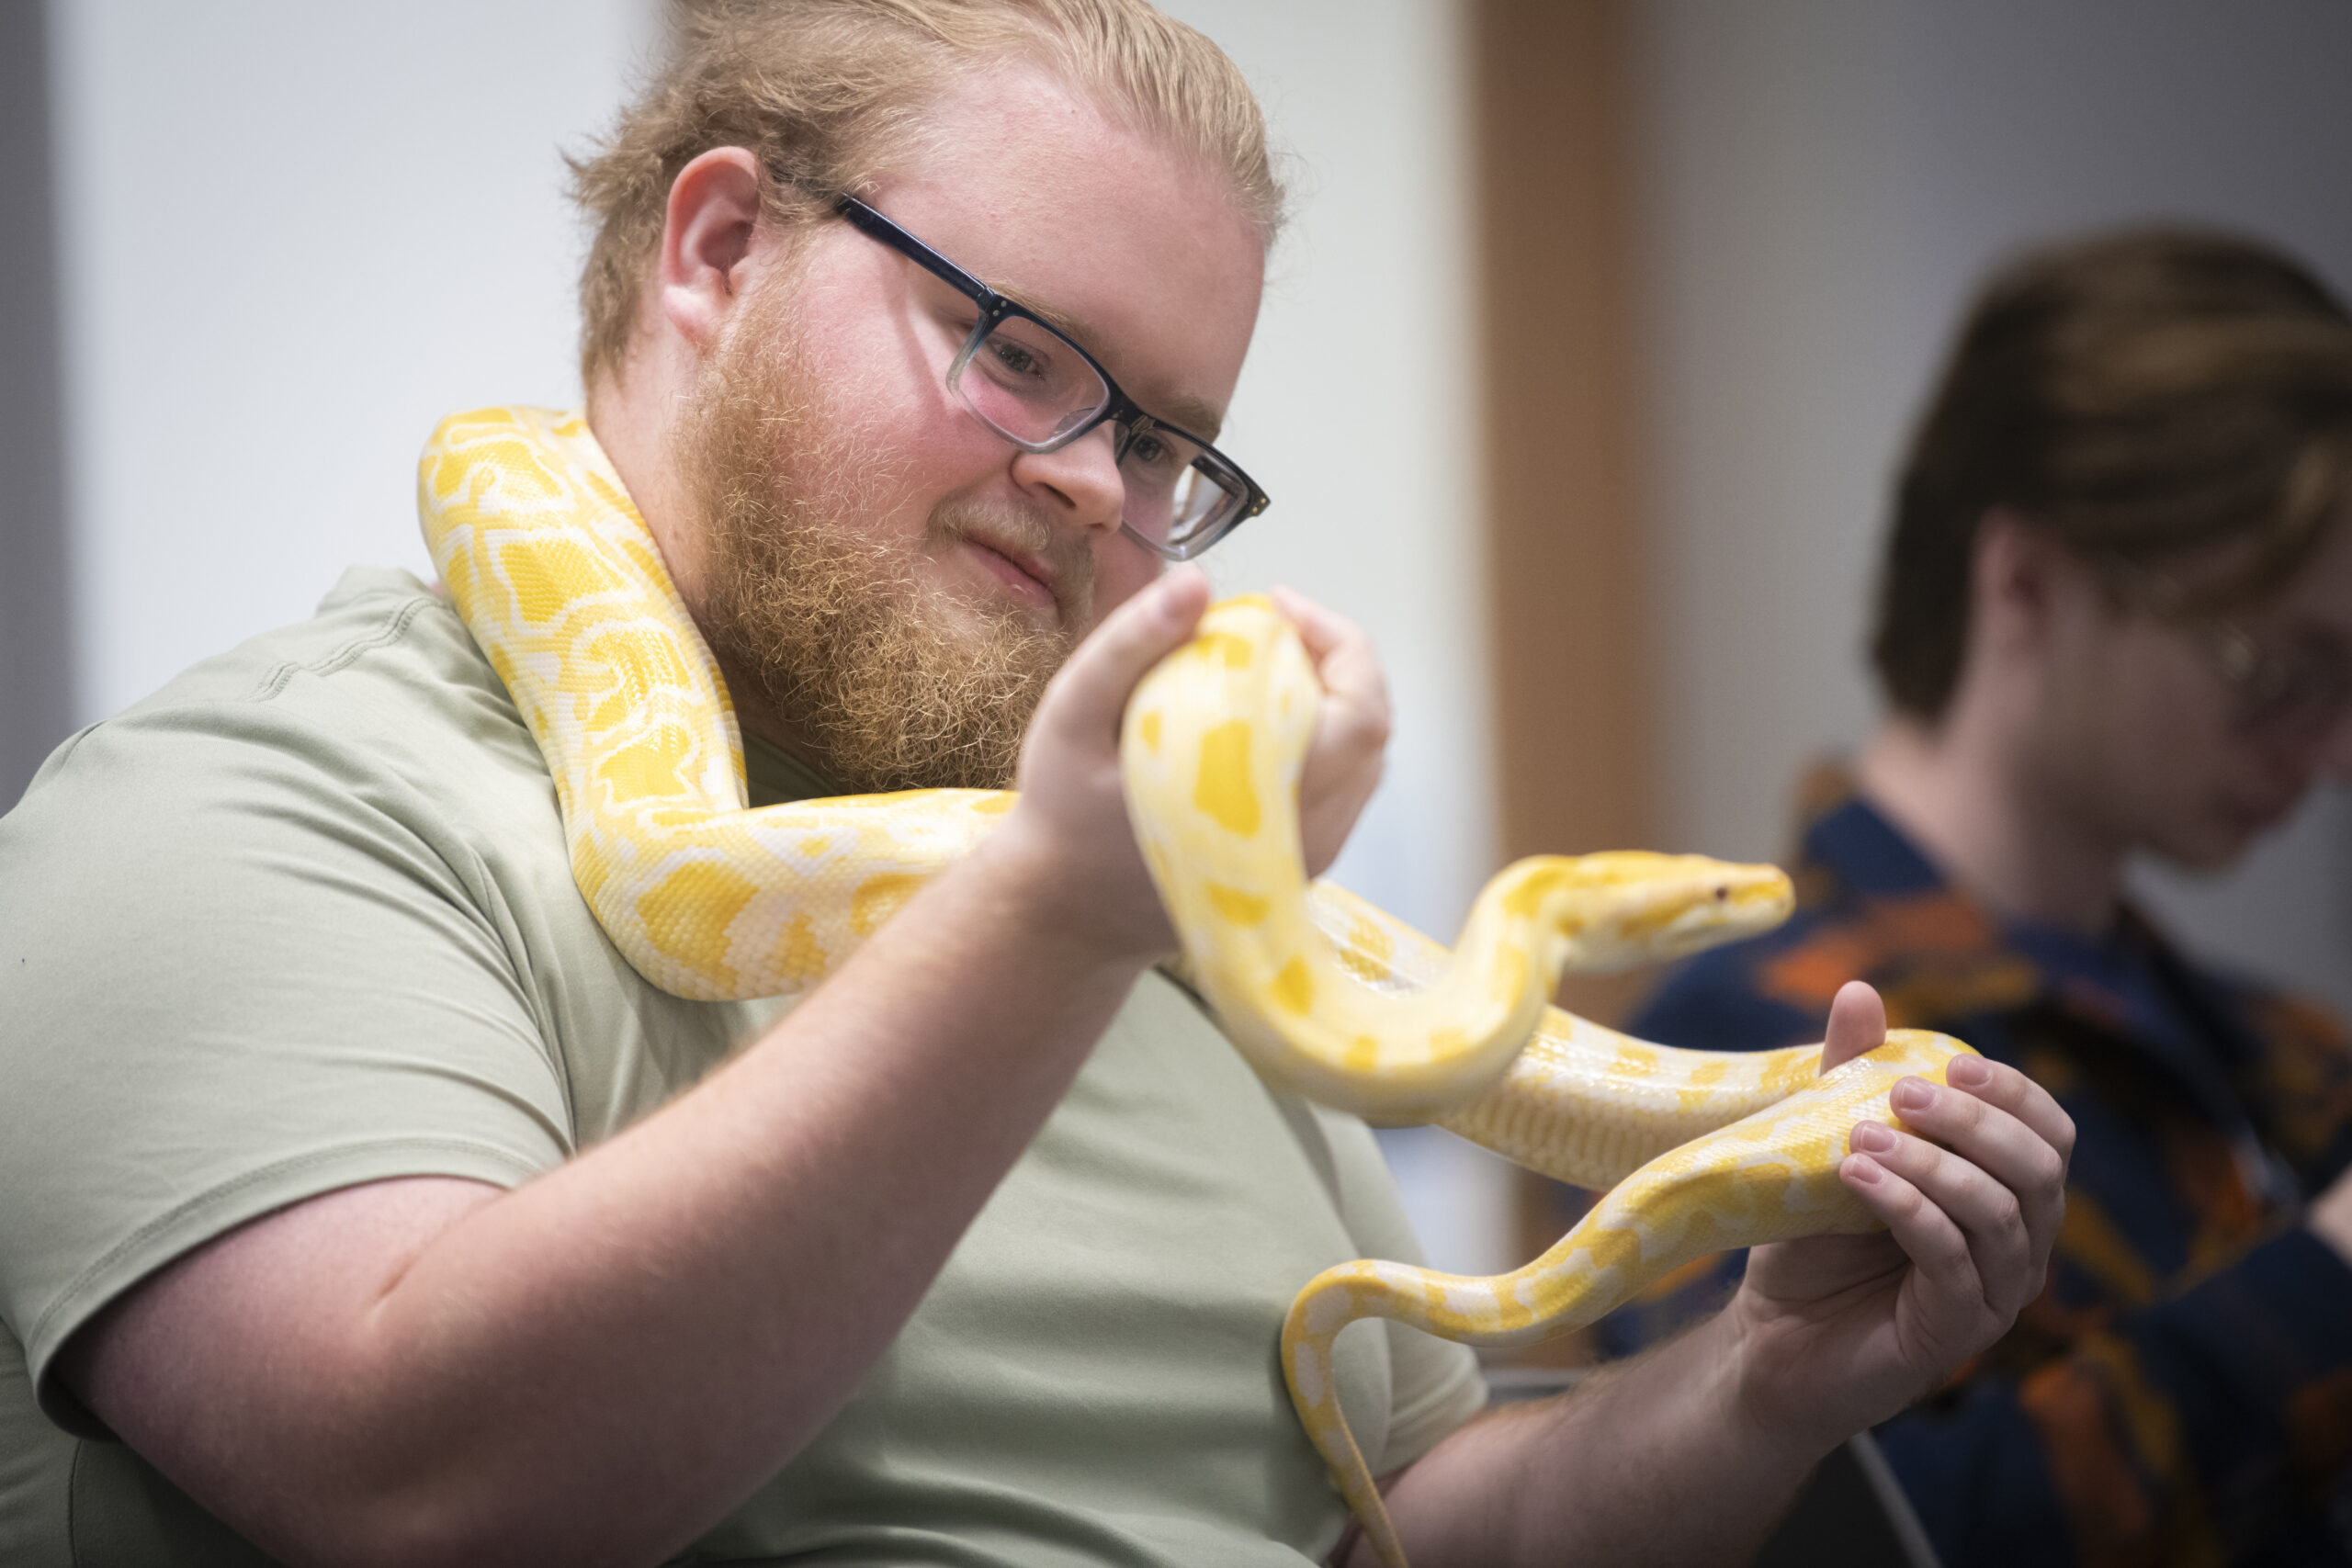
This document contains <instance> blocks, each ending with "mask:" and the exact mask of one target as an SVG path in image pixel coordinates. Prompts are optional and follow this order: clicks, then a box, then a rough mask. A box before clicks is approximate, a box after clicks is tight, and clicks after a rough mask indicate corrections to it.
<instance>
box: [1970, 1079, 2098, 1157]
mask: <svg viewBox="0 0 2352 1568" xmlns="http://www.w3.org/2000/svg"><path fill="white" fill-rule="evenodd" d="M1944 1081H1945V1082H1946V1083H1949V1084H1951V1086H1952V1087H1953V1088H1954V1089H1965V1090H1966V1091H1967V1092H1969V1093H1970V1094H1973V1095H1974V1096H1975V1097H1976V1098H1977V1099H1979V1100H1983V1101H1985V1104H1987V1105H1997V1106H1999V1107H2000V1108H2001V1109H2002V1110H2004V1111H2007V1112H2008V1113H2009V1114H2010V1115H2012V1116H2014V1117H2016V1118H2017V1119H2018V1121H2020V1122H2024V1123H2025V1124H2026V1125H2027V1126H2029V1127H2030V1128H2032V1129H2033V1130H2034V1132H2035V1133H2036V1134H2038V1135H2039V1136H2040V1137H2041V1141H2042V1142H2043V1143H2045V1144H2048V1145H2050V1146H2051V1147H2052V1149H2054V1150H2056V1151H2057V1154H2058V1158H2059V1161H2060V1163H2061V1164H2062V1165H2063V1164H2065V1163H2067V1162H2070V1161H2072V1160H2073V1158H2074V1157H2075V1119H2074V1118H2073V1117H2071V1116H2069V1115H2067V1114H2066V1112H2065V1111H2064V1108H2062V1107H2061V1106H2060V1105H2059V1103H2058V1102H2057V1100H2053V1099H2052V1098H2051V1094H2050V1091H2049V1090H2048V1089H2044V1088H2042V1087H2041V1085H2040V1084H2038V1083H2036V1082H2034V1081H2033V1080H2032V1079H2031V1078H2030V1077H2026V1076H2025V1075H2024V1074H2023V1073H2021V1072H2019V1071H2018V1070H2017V1069H2016V1068H2015V1067H2012V1066H2008V1065H2007V1064H2006V1063H2001V1062H1992V1061H1987V1060H1986V1059H1985V1058H1984V1057H1982V1056H1955V1057H1953V1058H1952V1061H1951V1066H1948V1067H1946V1068H1945V1069H1944Z"/></svg>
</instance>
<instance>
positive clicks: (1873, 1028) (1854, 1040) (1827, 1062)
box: [1821, 980, 1886, 1073]
mask: <svg viewBox="0 0 2352 1568" xmlns="http://www.w3.org/2000/svg"><path fill="white" fill-rule="evenodd" d="M1884 1043H1886V1003H1885V1002H1884V1001H1883V1000H1881V999H1880V997H1879V994H1878V992H1877V991H1876V990H1874V989H1872V988H1871V986H1870V985H1869V984H1868V983H1867V982H1864V981H1861V980H1849V981H1847V982H1846V983H1845V984H1844V985H1843V986H1840V987H1838V996H1837V999H1836V1000H1834V1001H1832V1002H1831V1003H1830V1004H1829V1032H1828V1035H1827V1037H1826V1040H1825V1041H1824V1043H1823V1044H1822V1047H1821V1070H1822V1071H1823V1072H1825V1073H1826V1072H1828V1071H1829V1070H1830V1069H1831V1068H1833V1067H1842V1066H1845V1065H1846V1064H1847V1063H1849V1062H1850V1061H1852V1060H1853V1059H1854V1058H1855V1057H1857V1056H1859V1055H1861V1054H1862V1053H1863V1052H1865V1051H1871V1050H1875V1049H1876V1048H1877V1047H1879V1046H1881V1045H1883V1044H1884Z"/></svg>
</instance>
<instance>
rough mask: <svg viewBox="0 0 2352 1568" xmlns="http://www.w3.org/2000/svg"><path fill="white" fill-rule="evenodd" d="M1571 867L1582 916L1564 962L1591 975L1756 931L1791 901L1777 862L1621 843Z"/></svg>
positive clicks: (1785, 911) (1775, 920)
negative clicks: (1617, 848)
mask: <svg viewBox="0 0 2352 1568" xmlns="http://www.w3.org/2000/svg"><path fill="white" fill-rule="evenodd" d="M1572 867H1573V869H1572V870H1571V871H1570V872H1569V873H1568V878H1569V881H1570V882H1571V884H1572V885H1573V886H1575V887H1576V889H1577V895H1578V897H1577V899H1576V905H1577V909H1578V916H1579V918H1578V919H1577V921H1576V925H1575V929H1574V930H1573V931H1572V932H1570V933H1569V936H1568V942H1569V953H1570V955H1569V958H1568V962H1567V967H1569V968H1572V969H1576V970H1580V971H1583V972H1585V973H1588V974H1590V973H1602V972H1607V971H1610V970H1616V969H1628V968H1631V967H1633V966H1634V965H1635V964H1654V963H1659V962H1662V961H1664V960H1667V959H1670V958H1679V957H1681V956H1682V955H1684V954H1685V953H1696V952H1698V951H1699V950H1700V949H1702V948H1707V947H1713V946H1714V945H1716V944H1717V943H1719V942H1736V941H1738V940H1739V939H1741V938H1742V937H1750V936H1754V935H1756V934H1757V933H1758V932H1759V931H1770V930H1771V929H1772V928H1773V927H1774V926H1777V925H1779V924H1780V923H1781V921H1782V920H1785V919H1788V918H1789V912H1790V911H1791V910H1792V909H1793V908H1795V907H1796V893H1795V889H1794V888H1792V886H1790V883H1789V878H1788V874H1787V873H1785V872H1783V871H1782V870H1781V868H1780V867H1779V866H1776V865H1741V864H1737V863H1734V862H1730V861H1719V860H1711V859H1709V858H1708V857H1707V856H1705V855H1668V854H1654V853H1651V852H1647V851H1640V850H1620V851H1612V852H1608V853H1604V854H1589V855H1579V856H1577V857H1576V859H1575V861H1574V862H1573V863H1572Z"/></svg>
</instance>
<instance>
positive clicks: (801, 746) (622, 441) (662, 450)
mask: <svg viewBox="0 0 2352 1568" xmlns="http://www.w3.org/2000/svg"><path fill="white" fill-rule="evenodd" d="M664 368H666V367H661V366H658V365H657V366H650V367H648V366H638V367H633V373H632V374H629V375H626V376H621V377H614V376H609V375H607V376H604V377H600V378H598V379H597V381H596V384H595V385H594V387H593V388H592V389H590V391H589V395H588V427H589V429H590V430H591V431H592V432H594V434H595V437H596V443H597V445H598V446H602V447H603V448H604V450H605V458H606V460H607V461H609V462H610V463H611V464H612V465H613V471H614V472H615V473H616V474H618V475H619V476H620V479H621V488H622V490H623V491H626V492H627V493H628V499H629V502H630V504H632V505H633V506H635V507H636V508H637V513H638V515H639V517H640V518H642V519H643V520H644V522H645V527H646V532H648V533H649V534H650V535H652V536H653V547H654V549H655V551H656V552H657V553H659V554H660V556H661V557H662V566H663V567H664V568H665V569H666V570H668V571H669V573H670V581H671V583H672V584H673V586H674V587H675V588H676V589H677V591H678V599H679V601H680V603H682V604H684V605H685V607H686V614H687V615H688V616H689V617H691V618H692V619H693V621H694V623H695V630H696V631H698V632H700V633H702V635H703V643H704V646H705V647H709V646H710V632H709V626H708V623H707V622H706V621H705V620H704V618H703V604H704V581H705V577H704V562H703V547H702V540H701V539H700V538H699V537H698V536H696V535H695V532H694V522H693V519H694V518H695V511H696V509H695V501H694V498H693V495H692V494H691V492H690V491H689V489H688V487H687V485H686V483H685V481H684V476H683V475H682V474H680V473H679V472H678V468H677V463H676V450H677V444H676V436H677V430H676V411H677V410H678V409H680V408H682V407H684V402H685V399H684V392H683V391H682V390H681V385H682V384H681V383H680V382H679V378H678V376H677V374H676V372H675V371H674V369H671V371H670V374H669V375H668V376H667V377H666V378H665V377H663V376H662V374H661V372H662V370H663V369H664ZM711 656H712V658H713V659H715V660H717V661H718V671H719V677H720V679H721V680H723V681H724V682H726V685H727V694H728V698H729V701H730V702H731V703H732V704H733V705H734V708H735V721H736V722H737V723H738V724H739V725H741V727H742V728H743V732H744V733H745V734H747V735H755V736H758V737H759V738H760V739H763V740H764V741H766V742H767V743H768V744H769V745H771V746H774V747H775V748H776V749H777V750H781V751H783V752H785V753H786V755H788V756H790V757H792V758H793V759H794V760H795V761H798V762H799V763H800V764H801V765H802V766H803V767H807V768H809V769H810V770H811V771H812V772H821V771H822V770H820V769H819V768H817V766H816V764H815V763H814V762H813V761H811V760H810V758H811V754H812V753H811V749H810V748H809V746H808V745H807V744H806V743H805V742H804V741H803V740H801V739H800V738H799V737H798V736H797V735H796V734H795V733H794V730H793V727H792V726H791V725H789V724H787V723H786V722H785V719H784V716H783V715H781V714H780V713H778V712H776V711H775V706H774V705H772V704H770V703H768V702H767V701H766V700H765V699H764V698H763V695H762V694H761V688H760V686H759V683H758V682H755V681H753V680H752V679H751V678H750V674H749V672H748V671H743V670H740V669H738V668H736V666H735V664H734V661H733V660H729V659H728V658H726V657H725V656H724V655H722V654H720V653H719V652H718V649H715V648H714V649H711Z"/></svg>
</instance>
